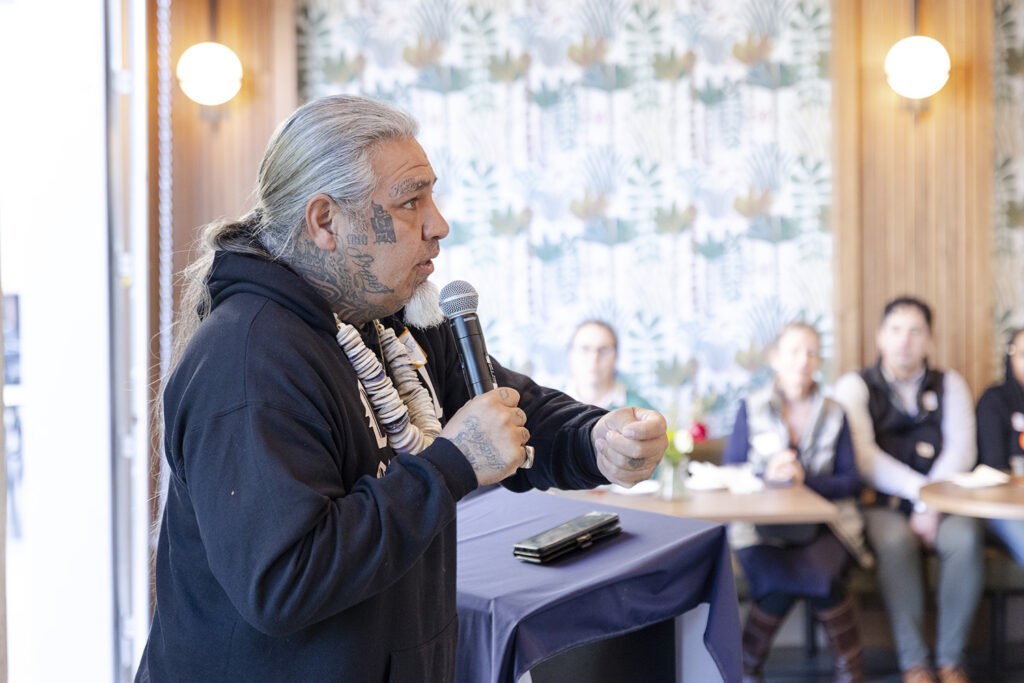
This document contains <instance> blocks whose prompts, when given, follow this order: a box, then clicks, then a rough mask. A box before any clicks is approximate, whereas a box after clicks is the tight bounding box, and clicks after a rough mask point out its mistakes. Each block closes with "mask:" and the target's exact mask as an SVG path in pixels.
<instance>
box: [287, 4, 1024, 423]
mask: <svg viewBox="0 0 1024 683" xmlns="http://www.w3.org/2000/svg"><path fill="white" fill-rule="evenodd" d="M829 6H830V3H829V2H828V0H799V1H795V0H675V1H672V0H640V1H637V2H625V1H623V0H560V1H555V0H503V1H502V0H419V1H418V2H417V1H416V0H376V1H374V0H361V1H356V0H302V1H300V2H299V3H298V9H297V12H298V44H299V66H300V74H299V81H300V87H301V89H302V96H303V98H306V99H310V98H313V97H317V96H321V95H326V94H331V93H338V92H348V93H362V94H366V95H370V96H373V97H377V98H380V99H383V100H387V101H389V102H392V103H394V104H396V105H397V106H399V107H401V108H403V109H405V110H406V111H408V112H410V113H412V114H413V115H414V116H415V117H416V118H417V119H418V120H419V122H420V126H421V132H420V142H421V143H422V144H423V146H424V148H425V150H426V151H427V154H428V156H429V157H430V159H431V162H432V164H433V166H434V169H435V171H436V172H437V174H438V177H439V179H440V182H439V186H438V188H437V198H438V201H439V205H440V207H441V209H442V211H443V212H444V213H445V215H446V217H447V219H448V222H449V223H450V225H451V234H450V235H449V237H448V238H447V239H446V240H444V241H443V242H442V252H441V258H440V259H439V260H438V271H437V273H436V274H435V277H434V279H435V281H436V282H437V283H438V285H439V286H442V285H444V284H445V283H447V282H448V281H450V280H453V279H464V280H467V281H469V282H471V283H472V284H473V285H474V286H475V287H476V289H477V290H478V291H479V293H480V300H481V303H480V308H479V314H480V318H481V320H482V321H484V323H485V325H486V328H487V329H486V334H487V343H488V347H489V350H490V351H491V353H492V354H493V355H494V356H495V357H496V358H498V359H499V360H500V361H501V362H502V363H503V364H505V365H507V366H509V367H512V368H516V369H520V370H523V371H525V372H528V373H529V374H531V375H532V376H533V377H534V378H536V379H537V380H538V381H541V382H544V383H547V384H549V385H552V386H563V385H564V384H565V383H566V382H567V377H566V367H567V364H566V350H567V345H568V341H569V336H570V334H571V332H572V330H573V328H574V327H575V325H576V323H578V322H579V321H580V320H582V319H584V318H590V317H597V318H602V319H606V320H608V321H609V322H611V323H612V324H613V325H614V326H615V327H616V328H617V330H618V332H619V337H620V347H621V348H620V357H619V370H620V373H621V374H622V376H623V378H624V379H625V381H626V382H627V384H629V385H631V386H632V387H633V388H634V389H636V390H637V391H638V392H639V393H640V394H641V395H643V396H645V397H646V398H647V399H648V400H649V401H650V402H651V403H652V404H654V405H655V406H656V407H658V408H660V409H661V410H662V411H663V412H665V413H666V415H667V416H668V418H669V421H670V424H672V426H679V427H683V426H686V425H688V424H689V423H690V422H691V421H692V420H695V419H698V418H699V419H702V420H704V421H705V422H707V423H708V424H709V426H710V428H711V433H712V435H724V434H726V433H728V431H729V430H730V429H731V426H732V420H733V417H734V414H735V408H736V402H737V400H738V398H739V397H740V396H741V395H742V394H743V393H745V392H746V391H747V389H748V388H749V387H750V385H751V384H752V383H754V384H756V383H759V382H761V381H764V379H765V370H764V369H763V367H762V359H761V357H760V354H761V351H762V349H763V347H764V345H765V344H766V342H768V341H769V340H770V338H771V337H772V336H773V334H774V332H775V331H776V329H777V328H778V327H780V326H781V325H782V324H783V323H784V322H786V321H789V320H792V319H796V318H800V319H803V320H806V321H809V322H812V323H814V324H816V325H817V326H818V328H819V329H820V330H821V331H822V333H823V335H824V342H825V354H826V356H828V355H829V347H830V345H831V331H832V324H833V320H832V313H831V297H832V287H833V277H832V269H831V257H832V243H833V240H832V236H831V234H830V233H829V230H828V212H829V205H830V201H831V175H832V166H831V162H830V159H829V140H830V137H831V122H830V118H829V107H830V102H831V86H830V83H829V80H828V76H827V74H828V56H829V50H830V43H831V17H830V9H829ZM1022 216H1024V209H1022ZM1022 221H1024V218H1022ZM1018 298H1019V297H1018ZM826 375H827V369H826Z"/></svg>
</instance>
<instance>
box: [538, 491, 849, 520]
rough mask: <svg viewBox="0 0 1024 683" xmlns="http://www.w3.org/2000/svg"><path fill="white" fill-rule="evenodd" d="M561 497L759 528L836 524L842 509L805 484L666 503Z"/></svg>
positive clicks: (588, 494) (612, 496)
mask: <svg viewBox="0 0 1024 683" xmlns="http://www.w3.org/2000/svg"><path fill="white" fill-rule="evenodd" d="M553 493H556V494H557V495H560V496H565V497H567V498H574V499H576V500H585V501H588V502H593V503H602V504H604V505H614V506H616V507H623V508H629V509H631V510H643V511H644V512H654V513H658V514H662V515H672V516H673V517H689V518H691V519H704V520H708V521H711V522H722V523H726V522H755V523H757V524H808V523H810V524H814V523H819V522H833V521H835V520H836V519H837V517H838V516H839V509H838V508H837V507H836V506H835V505H834V504H833V503H832V502H830V501H828V500H826V499H824V498H822V497H821V496H819V495H818V494H817V493H815V492H814V491H812V490H811V489H809V488H807V487H806V486H804V485H803V484H799V485H796V486H786V487H777V488H776V487H766V488H764V489H762V490H760V491H754V492H752V493H730V492H729V491H724V490H722V491H687V495H686V497H685V498H676V499H673V500H664V499H662V498H659V497H657V495H656V494H644V495H630V494H622V493H614V492H612V491H609V490H607V489H597V490H593V491H553Z"/></svg>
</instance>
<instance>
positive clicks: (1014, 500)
mask: <svg viewBox="0 0 1024 683" xmlns="http://www.w3.org/2000/svg"><path fill="white" fill-rule="evenodd" d="M920 498H921V502H923V503H924V504H925V505H928V506H929V507H933V508H935V509H936V510H938V511H940V512H945V513H947V514H951V515H964V516H965V517H981V518H984V519H1024V486H1022V485H1021V484H1019V483H1016V482H1014V481H1009V482H1007V483H1005V484H999V485H998V486H984V487H980V488H967V487H964V486H958V485H957V484H954V483H953V482H951V481H937V482H933V483H931V484H925V485H924V486H922V487H921V493H920Z"/></svg>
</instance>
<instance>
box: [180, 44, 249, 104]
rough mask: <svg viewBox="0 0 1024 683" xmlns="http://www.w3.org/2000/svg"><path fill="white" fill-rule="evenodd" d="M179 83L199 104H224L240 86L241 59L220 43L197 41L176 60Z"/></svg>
mask: <svg viewBox="0 0 1024 683" xmlns="http://www.w3.org/2000/svg"><path fill="white" fill-rule="evenodd" d="M176 73H177V75H178V84H179V85H180V86H181V89H182V90H183V91H184V92H185V94H186V95H188V96H189V98H191V99H192V100H195V101H196V102H198V103H199V104H206V105H215V104H224V103H225V102H227V101H228V100H230V99H231V98H232V97H234V96H235V94H236V93H237V92H238V90H239V88H241V87H242V62H240V61H239V59H238V56H237V55H235V53H234V52H232V51H231V48H229V47H227V46H226V45H221V44H220V43H197V44H195V45H193V46H192V47H190V48H189V49H187V50H185V51H184V52H183V53H182V54H181V58H180V59H179V60H178V69H177V71H176Z"/></svg>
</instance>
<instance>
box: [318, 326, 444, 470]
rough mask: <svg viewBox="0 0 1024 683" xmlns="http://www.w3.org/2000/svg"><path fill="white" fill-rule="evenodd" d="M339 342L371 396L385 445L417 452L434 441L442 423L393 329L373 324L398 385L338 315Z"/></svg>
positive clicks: (397, 450) (397, 449) (357, 333)
mask: <svg viewBox="0 0 1024 683" xmlns="http://www.w3.org/2000/svg"><path fill="white" fill-rule="evenodd" d="M334 320H335V321H336V322H337V323H338V335H337V337H336V338H337V340H338V345H339V346H341V348H342V350H343V351H344V352H345V355H346V356H348V359H349V362H351V363H352V367H353V368H354V369H355V371H356V376H357V377H358V378H359V383H360V384H362V385H363V389H365V390H366V394H367V395H368V396H369V397H370V403H371V405H373V412H374V413H376V415H377V419H378V420H380V422H381V424H383V425H384V431H385V432H387V435H388V444H389V445H390V446H391V448H393V449H394V450H395V451H396V452H398V453H412V454H414V455H415V454H416V453H419V452H420V451H422V450H423V449H424V448H426V447H427V446H429V445H430V444H432V443H433V442H434V439H436V438H437V437H438V435H439V434H440V433H441V422H440V421H439V420H438V419H437V415H435V414H434V402H433V400H432V399H431V398H430V395H429V394H428V393H427V390H426V389H424V388H423V385H422V384H420V382H419V380H418V379H417V378H416V370H415V368H414V367H413V363H412V359H411V358H409V353H408V352H407V351H406V350H405V346H404V345H403V344H402V342H400V341H398V338H397V337H396V336H395V332H394V330H392V329H391V328H388V327H384V326H383V325H381V324H380V321H379V320H374V321H373V325H374V328H375V329H376V331H377V337H378V338H379V339H380V341H381V352H382V353H383V355H384V359H385V362H387V364H388V367H389V368H391V373H392V374H393V375H394V377H395V382H397V384H398V388H397V389H396V388H395V385H394V384H393V383H392V382H391V378H390V377H388V373H387V371H386V370H385V369H384V366H383V365H381V362H380V361H379V360H377V357H376V356H375V355H373V352H372V351H370V349H368V348H366V344H364V343H363V340H362V338H361V337H360V336H359V332H358V331H357V330H356V328H354V327H352V326H351V325H349V324H348V323H345V322H342V321H341V319H339V318H338V316H337V315H335V316H334Z"/></svg>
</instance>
